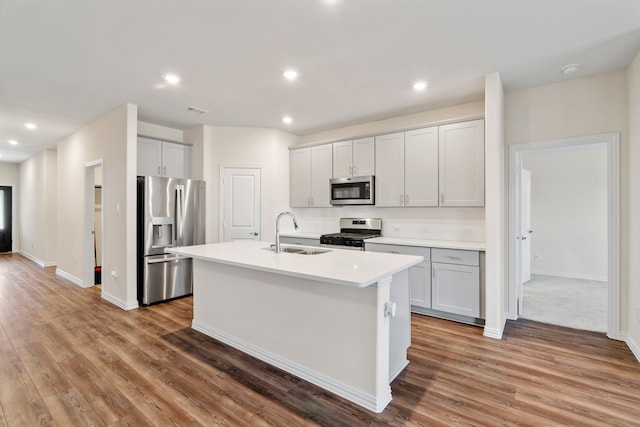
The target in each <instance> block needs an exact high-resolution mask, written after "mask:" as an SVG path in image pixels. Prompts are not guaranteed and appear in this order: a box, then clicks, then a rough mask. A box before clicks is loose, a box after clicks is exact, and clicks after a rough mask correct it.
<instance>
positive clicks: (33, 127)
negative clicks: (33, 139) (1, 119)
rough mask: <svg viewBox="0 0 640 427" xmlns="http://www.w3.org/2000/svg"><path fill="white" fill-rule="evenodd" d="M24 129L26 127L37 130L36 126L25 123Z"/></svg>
mask: <svg viewBox="0 0 640 427" xmlns="http://www.w3.org/2000/svg"><path fill="white" fill-rule="evenodd" d="M24 127H26V128H27V129H31V130H33V129H35V128H37V127H38V126H36V125H35V123H25V124H24Z"/></svg>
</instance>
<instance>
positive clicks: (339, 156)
mask: <svg viewBox="0 0 640 427" xmlns="http://www.w3.org/2000/svg"><path fill="white" fill-rule="evenodd" d="M352 164H353V149H352V144H351V141H342V142H335V143H334V144H333V177H334V178H349V177H350V176H352V173H351V172H352V168H353V166H352Z"/></svg>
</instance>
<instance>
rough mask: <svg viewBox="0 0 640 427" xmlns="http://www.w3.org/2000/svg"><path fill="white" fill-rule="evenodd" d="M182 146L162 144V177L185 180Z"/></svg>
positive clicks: (168, 143) (169, 143) (170, 143)
mask: <svg viewBox="0 0 640 427" xmlns="http://www.w3.org/2000/svg"><path fill="white" fill-rule="evenodd" d="M184 166H185V156H184V145H182V144H174V143H173V142H163V143H162V176H166V177H169V178H186V176H185V170H184Z"/></svg>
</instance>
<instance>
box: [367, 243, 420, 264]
mask: <svg viewBox="0 0 640 427" xmlns="http://www.w3.org/2000/svg"><path fill="white" fill-rule="evenodd" d="M364 248H365V250H366V251H371V252H386V253H389V254H402V255H416V256H421V257H424V260H425V261H429V260H430V259H431V248H423V247H420V246H401V245H388V244H385V243H367V242H365V243H364Z"/></svg>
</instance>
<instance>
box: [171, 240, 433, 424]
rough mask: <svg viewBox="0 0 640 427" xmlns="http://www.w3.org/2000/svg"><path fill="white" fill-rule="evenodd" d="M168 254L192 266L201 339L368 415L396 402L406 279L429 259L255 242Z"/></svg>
mask: <svg viewBox="0 0 640 427" xmlns="http://www.w3.org/2000/svg"><path fill="white" fill-rule="evenodd" d="M283 246H284V245H283ZM296 248H300V247H299V246H296ZM310 249H315V250H319V249H320V250H326V249H324V248H310ZM167 251H168V252H171V253H175V254H179V255H184V256H189V257H193V259H194V260H193V323H192V327H193V328H194V329H196V330H198V331H200V332H203V333H205V334H207V335H209V336H211V337H213V338H216V339H218V340H220V341H222V342H224V343H226V344H229V345H231V346H232V347H235V348H237V349H239V350H241V351H244V352H246V353H248V354H251V355H252V356H254V357H256V358H258V359H261V360H263V361H265V362H267V363H270V364H272V365H274V366H277V367H279V368H281V369H283V370H285V371H287V372H290V373H292V374H294V375H297V376H299V377H301V378H303V379H305V380H307V381H309V382H311V383H314V384H316V385H318V386H320V387H323V388H325V389H327V390H329V391H331V392H333V393H335V394H338V395H340V396H342V397H344V398H346V399H349V400H351V401H353V402H355V403H357V404H359V405H361V406H363V407H365V408H367V409H369V410H371V411H375V412H381V411H382V410H383V409H384V408H385V406H386V405H387V404H388V403H389V402H390V401H391V387H390V385H389V384H390V382H391V381H392V380H393V378H395V376H396V375H398V374H399V373H400V372H401V371H402V369H404V368H405V367H406V365H407V363H408V361H407V358H406V351H407V348H408V347H409V345H410V333H411V332H410V328H411V325H410V305H409V289H408V281H407V280H406V276H404V275H407V274H408V268H409V267H411V266H412V265H415V264H417V263H419V262H421V261H422V257H420V256H410V255H389V254H384V253H376V252H362V251H349V250H342V249H331V250H326V252H323V253H319V254H315V255H303V254H299V253H287V252H282V253H277V254H276V253H275V252H274V251H273V250H272V249H270V244H269V243H267V242H258V241H251V240H249V241H235V242H227V243H218V244H208V245H199V246H191V247H182V248H175V249H168V250H167ZM394 278H396V279H398V280H394Z"/></svg>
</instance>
